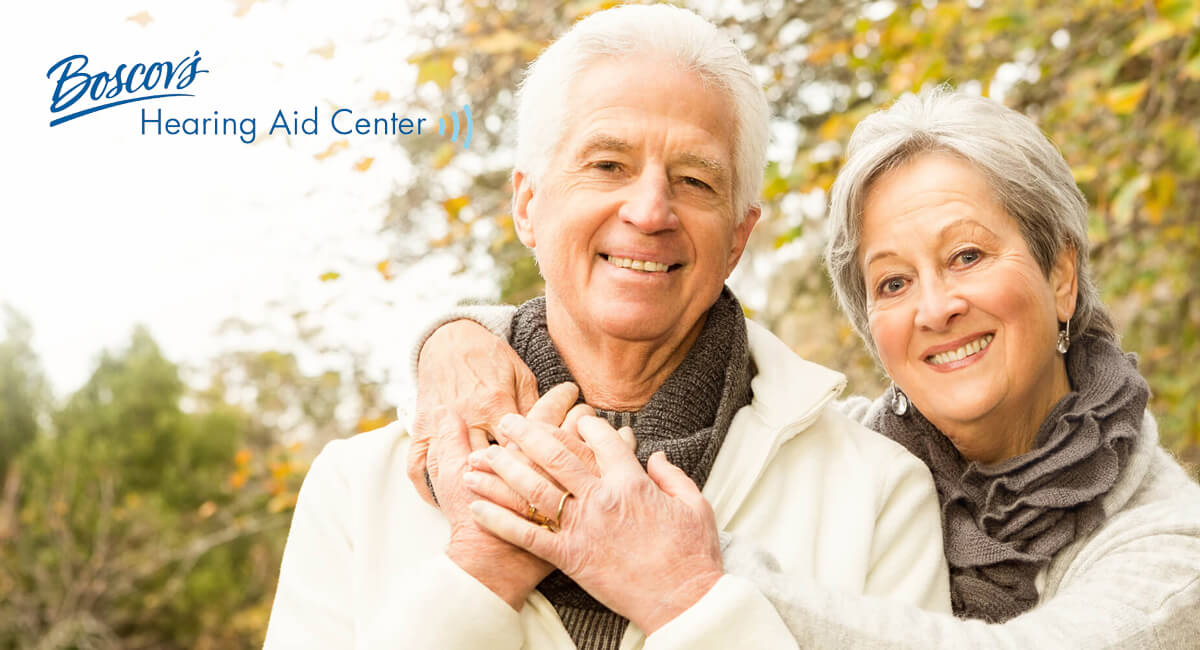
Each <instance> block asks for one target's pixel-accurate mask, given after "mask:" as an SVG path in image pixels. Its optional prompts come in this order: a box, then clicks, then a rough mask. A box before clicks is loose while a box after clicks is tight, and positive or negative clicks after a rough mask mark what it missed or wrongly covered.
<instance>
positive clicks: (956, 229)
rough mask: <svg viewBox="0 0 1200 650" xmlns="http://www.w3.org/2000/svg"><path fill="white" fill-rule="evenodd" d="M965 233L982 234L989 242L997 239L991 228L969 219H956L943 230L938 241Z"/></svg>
mask: <svg viewBox="0 0 1200 650" xmlns="http://www.w3.org/2000/svg"><path fill="white" fill-rule="evenodd" d="M963 231H966V232H969V233H971V234H976V233H981V234H983V235H984V236H985V238H987V239H989V240H994V239H996V233H994V232H992V231H991V229H990V228H988V227H987V226H985V225H983V224H982V223H980V222H978V221H976V220H974V219H971V218H969V217H963V218H961V219H955V220H954V221H951V222H950V223H948V224H946V226H945V227H944V228H942V230H941V232H939V233H938V239H941V240H945V239H947V238H948V237H951V236H953V235H956V234H959V233H961V232H963Z"/></svg>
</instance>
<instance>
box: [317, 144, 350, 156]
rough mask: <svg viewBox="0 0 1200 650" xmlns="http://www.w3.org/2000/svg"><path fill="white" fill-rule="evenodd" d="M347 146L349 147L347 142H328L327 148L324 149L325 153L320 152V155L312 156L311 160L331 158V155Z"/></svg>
mask: <svg viewBox="0 0 1200 650" xmlns="http://www.w3.org/2000/svg"><path fill="white" fill-rule="evenodd" d="M349 146H350V143H349V142H347V141H346V140H335V141H333V142H330V143H329V146H328V147H325V151H322V152H321V153H317V154H313V158H316V159H317V160H325V159H326V158H328V157H330V156H332V155H333V154H335V153H337V152H339V151H341V150H342V149H345V148H346V147H349Z"/></svg>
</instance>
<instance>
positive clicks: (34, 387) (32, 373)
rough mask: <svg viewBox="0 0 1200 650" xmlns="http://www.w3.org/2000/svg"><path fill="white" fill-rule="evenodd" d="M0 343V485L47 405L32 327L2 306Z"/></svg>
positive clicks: (44, 383) (10, 309) (34, 432)
mask: <svg viewBox="0 0 1200 650" xmlns="http://www.w3.org/2000/svg"><path fill="white" fill-rule="evenodd" d="M4 331H5V333H6V336H5V338H4V340H3V342H0V485H2V484H3V479H4V475H5V470H6V469H7V468H8V464H9V462H10V461H11V460H12V459H13V458H15V457H16V456H17V454H18V453H19V452H20V451H21V450H22V449H24V448H25V446H26V445H28V444H29V443H30V442H32V441H33V438H34V435H35V434H36V433H37V428H38V416H39V415H41V413H42V409H44V408H45V407H46V405H47V389H46V382H45V379H44V378H43V377H42V373H41V369H40V368H39V366H38V363H37V355H36V354H34V352H33V346H32V340H33V328H32V326H31V325H30V323H29V321H28V320H26V319H25V318H24V317H23V316H21V315H20V314H18V313H17V312H16V311H15V310H14V309H13V308H11V307H9V306H8V305H5V306H4Z"/></svg>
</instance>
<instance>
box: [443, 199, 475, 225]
mask: <svg viewBox="0 0 1200 650" xmlns="http://www.w3.org/2000/svg"><path fill="white" fill-rule="evenodd" d="M470 204H471V197H469V196H458V197H455V198H453V199H446V200H445V201H442V207H443V208H445V209H446V214H448V215H450V220H451V221H454V220H455V219H458V213H459V212H462V209H463V208H465V207H467V206H468V205H470Z"/></svg>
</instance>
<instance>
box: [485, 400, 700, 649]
mask: <svg viewBox="0 0 1200 650" xmlns="http://www.w3.org/2000/svg"><path fill="white" fill-rule="evenodd" d="M501 428H502V429H503V430H504V432H505V435H507V436H508V437H509V438H510V439H512V440H513V441H515V442H516V443H517V444H519V445H520V446H521V449H522V450H523V452H524V456H525V457H527V458H528V459H529V460H532V461H533V462H534V463H536V464H537V465H538V466H540V467H541V469H542V470H543V471H544V472H545V473H547V474H549V476H550V477H552V478H553V479H554V481H551V480H549V479H547V478H545V477H544V476H542V475H541V474H539V473H537V472H535V471H533V470H532V469H531V468H530V467H529V466H528V465H527V464H526V462H525V459H523V458H520V457H518V456H517V455H516V454H514V453H513V452H512V450H511V449H506V448H501V447H490V448H488V449H483V450H479V451H476V452H473V453H472V454H471V456H470V463H471V466H472V471H470V472H468V473H467V475H466V476H467V479H466V483H467V485H468V486H470V487H471V489H472V490H475V491H476V492H477V493H479V495H480V496H481V497H483V498H484V500H481V501H477V502H475V503H473V504H472V505H471V510H472V512H473V513H474V515H475V520H476V522H478V523H479V525H480V526H482V527H483V528H486V529H487V530H489V531H491V532H492V533H494V534H495V535H496V536H498V537H500V538H501V539H504V540H506V541H508V542H510V543H512V544H514V545H516V546H519V547H521V548H524V549H527V550H528V551H530V552H531V553H533V554H534V555H537V556H538V557H540V558H542V559H544V560H546V561H547V562H549V563H551V564H553V565H554V566H557V567H558V568H560V569H562V571H563V572H564V573H566V574H567V575H568V576H570V577H571V578H572V579H574V580H575V581H576V582H577V583H578V584H579V585H580V586H581V587H583V588H584V589H585V590H586V591H587V592H588V593H590V594H592V595H593V596H595V597H596V599H598V600H599V601H600V602H602V603H604V604H605V605H607V606H608V607H609V608H611V609H612V610H613V611H615V612H617V613H619V614H621V615H623V616H625V617H626V618H628V619H630V620H631V621H633V622H634V623H635V624H636V625H637V626H638V627H640V628H641V629H642V630H643V631H644V632H645V633H646V634H650V633H653V632H654V631H655V630H657V629H658V628H659V627H661V626H662V625H664V624H665V623H667V622H668V621H670V620H671V619H673V618H675V617H676V616H678V615H679V614H680V613H682V612H683V611H684V610H686V609H687V608H689V607H691V606H692V605H693V604H695V603H696V602H697V601H698V600H700V598H701V597H703V596H704V594H705V593H707V592H708V590H709V589H711V588H712V587H713V585H715V584H716V582H717V581H718V580H719V579H720V578H721V575H722V574H723V567H722V564H721V549H720V543H719V540H718V537H717V528H716V520H715V517H714V515H713V511H712V506H710V505H709V503H708V501H707V500H705V498H704V496H703V495H702V494H701V493H700V490H699V489H698V488H697V487H696V485H695V483H693V482H692V480H691V479H690V478H688V476H687V474H685V473H684V472H683V470H680V469H679V468H678V467H675V466H674V465H672V464H671V463H670V462H669V461H667V459H666V456H665V455H664V454H662V453H661V452H658V453H656V454H654V455H653V456H651V457H650V461H649V463H648V464H647V469H646V470H643V469H642V467H641V465H640V464H639V463H638V461H637V457H636V456H634V454H633V451H632V448H631V445H630V444H629V443H628V441H627V440H625V439H623V437H622V435H621V434H620V433H619V432H617V431H616V430H614V429H613V428H612V427H611V426H609V424H608V423H607V422H606V421H604V420H602V419H600V418H597V417H590V416H585V417H581V418H579V420H578V423H577V428H578V432H579V434H580V435H581V436H582V437H583V439H584V440H585V441H586V442H587V443H588V445H589V446H590V447H591V448H592V450H593V451H594V452H595V455H596V462H597V464H598V467H599V475H598V476H597V475H596V474H595V473H594V472H593V471H592V470H591V469H590V468H589V467H587V466H586V465H585V464H584V463H582V462H580V461H579V459H578V458H577V457H576V456H575V455H574V454H573V453H571V452H570V451H569V450H568V449H567V448H566V446H565V445H563V444H562V443H561V442H559V440H558V438H559V436H558V435H556V433H555V431H554V429H555V428H556V427H554V426H552V425H548V424H546V423H544V422H538V421H534V420H531V419H528V418H522V417H520V416H517V415H511V416H507V417H505V418H504V420H502V422H501ZM487 472H492V473H494V475H495V476H497V477H499V478H500V479H501V480H502V481H503V482H504V484H506V485H507V487H508V488H509V489H510V490H511V491H512V492H515V493H516V494H517V495H519V496H520V497H521V498H523V499H526V500H528V501H529V502H530V503H532V504H533V505H534V507H536V508H537V509H538V510H539V511H540V512H542V513H547V514H553V513H556V511H557V509H558V505H559V503H560V502H562V495H563V487H565V488H566V489H568V490H570V492H571V494H572V495H573V496H571V497H569V498H568V499H567V500H566V501H565V502H562V503H563V506H564V507H563V510H562V517H561V519H560V520H559V521H558V525H559V530H558V531H557V532H551V531H550V530H548V529H546V528H543V527H540V526H537V525H535V524H533V523H532V522H530V521H528V520H526V519H524V518H523V517H521V516H519V515H517V514H515V513H514V512H513V511H512V510H510V509H508V508H505V507H501V506H500V505H497V503H499V502H503V500H504V497H503V496H500V495H498V494H497V493H496V484H495V483H494V482H490V481H489V482H484V481H483V480H481V479H480V478H479V477H477V476H476V475H483V474H486V473H487ZM560 486H562V487H560ZM663 558H673V559H672V561H671V563H670V564H669V565H668V566H663Z"/></svg>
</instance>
